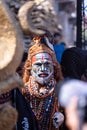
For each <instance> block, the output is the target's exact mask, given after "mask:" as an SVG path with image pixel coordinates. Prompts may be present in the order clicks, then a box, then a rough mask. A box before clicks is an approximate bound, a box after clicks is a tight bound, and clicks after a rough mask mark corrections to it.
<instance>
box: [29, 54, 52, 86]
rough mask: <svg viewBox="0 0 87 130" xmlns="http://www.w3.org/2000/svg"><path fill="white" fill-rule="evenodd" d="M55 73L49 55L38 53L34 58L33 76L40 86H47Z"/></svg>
mask: <svg viewBox="0 0 87 130" xmlns="http://www.w3.org/2000/svg"><path fill="white" fill-rule="evenodd" d="M53 73H54V65H53V62H52V58H51V56H50V55H49V54H48V53H38V54H36V55H34V56H33V57H32V69H31V75H32V76H33V77H34V78H35V80H36V81H37V82H38V83H40V84H42V85H43V84H46V83H47V82H48V81H49V80H50V79H51V77H52V76H53Z"/></svg>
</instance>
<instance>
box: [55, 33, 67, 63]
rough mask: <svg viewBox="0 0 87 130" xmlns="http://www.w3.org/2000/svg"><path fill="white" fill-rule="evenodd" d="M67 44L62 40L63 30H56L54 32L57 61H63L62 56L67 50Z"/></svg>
mask: <svg viewBox="0 0 87 130" xmlns="http://www.w3.org/2000/svg"><path fill="white" fill-rule="evenodd" d="M65 46H66V44H65V43H64V42H63V41H62V34H61V32H55V33H54V45H53V47H54V51H55V54H56V58H57V61H58V62H59V63H60V62H61V57H62V54H63V52H64V50H65V48H66V47H65Z"/></svg>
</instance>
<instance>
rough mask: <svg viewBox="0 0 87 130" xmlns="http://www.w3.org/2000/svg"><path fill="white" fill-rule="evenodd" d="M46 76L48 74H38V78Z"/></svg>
mask: <svg viewBox="0 0 87 130" xmlns="http://www.w3.org/2000/svg"><path fill="white" fill-rule="evenodd" d="M47 76H48V74H46V73H42V74H39V77H47Z"/></svg>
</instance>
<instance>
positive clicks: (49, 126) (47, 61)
mask: <svg viewBox="0 0 87 130" xmlns="http://www.w3.org/2000/svg"><path fill="white" fill-rule="evenodd" d="M44 39H45V38H42V37H40V38H35V39H34V45H33V46H31V47H30V49H29V51H28V58H27V60H26V63H25V66H24V76H23V80H24V82H25V88H23V89H22V93H23V95H24V96H25V98H26V100H27V101H28V103H29V104H30V106H31V108H32V111H33V113H34V115H35V116H36V119H37V121H38V126H39V130H55V129H56V128H59V126H60V125H61V124H62V122H63V119H64V116H63V115H62V113H60V112H58V99H57V97H56V96H55V93H54V89H55V87H56V84H57V83H58V81H59V80H62V74H61V68H60V66H59V64H58V62H57V60H56V58H55V53H54V51H53V50H52V49H51V48H49V47H48V46H47V45H46V43H44V42H45V40H44Z"/></svg>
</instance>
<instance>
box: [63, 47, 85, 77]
mask: <svg viewBox="0 0 87 130" xmlns="http://www.w3.org/2000/svg"><path fill="white" fill-rule="evenodd" d="M61 67H62V72H63V76H64V77H65V78H76V79H81V76H82V74H83V73H84V72H85V70H86V69H87V51H86V50H82V49H80V48H77V47H72V48H68V49H66V50H65V51H64V53H63V55H62V59H61Z"/></svg>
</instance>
